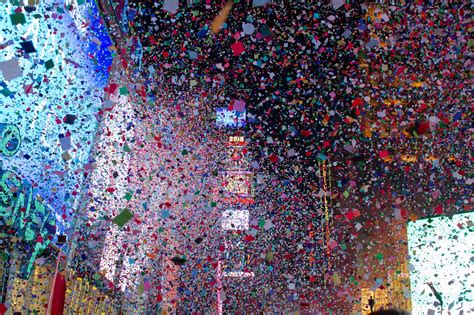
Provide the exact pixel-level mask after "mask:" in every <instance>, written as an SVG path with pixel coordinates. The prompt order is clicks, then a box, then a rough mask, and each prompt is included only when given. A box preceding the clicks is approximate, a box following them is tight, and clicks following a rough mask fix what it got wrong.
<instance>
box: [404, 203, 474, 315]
mask: <svg viewBox="0 0 474 315" xmlns="http://www.w3.org/2000/svg"><path fill="white" fill-rule="evenodd" d="M408 250H409V255H410V282H411V299H412V305H413V308H412V311H413V314H461V313H460V312H461V311H463V312H464V313H463V314H470V313H471V312H474V293H473V290H474V288H473V283H474V268H473V266H474V251H473V250H474V212H470V213H462V214H457V215H453V216H452V217H447V216H440V217H435V218H429V219H423V220H418V221H415V222H410V223H408Z"/></svg>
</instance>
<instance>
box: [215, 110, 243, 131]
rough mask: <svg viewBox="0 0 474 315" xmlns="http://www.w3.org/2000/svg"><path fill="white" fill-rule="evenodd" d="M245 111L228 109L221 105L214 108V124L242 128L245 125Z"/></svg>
mask: <svg viewBox="0 0 474 315" xmlns="http://www.w3.org/2000/svg"><path fill="white" fill-rule="evenodd" d="M246 116H247V112H246V110H245V109H244V110H243V111H242V112H240V111H237V110H230V109H228V108H225V107H222V108H218V109H216V125H217V127H219V128H242V127H245V123H246Z"/></svg>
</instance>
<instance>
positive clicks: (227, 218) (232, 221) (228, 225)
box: [222, 210, 250, 230]
mask: <svg viewBox="0 0 474 315" xmlns="http://www.w3.org/2000/svg"><path fill="white" fill-rule="evenodd" d="M249 215H250V214H249V211H248V210H226V211H224V213H223V214H222V228H223V229H224V230H248V229H249Z"/></svg>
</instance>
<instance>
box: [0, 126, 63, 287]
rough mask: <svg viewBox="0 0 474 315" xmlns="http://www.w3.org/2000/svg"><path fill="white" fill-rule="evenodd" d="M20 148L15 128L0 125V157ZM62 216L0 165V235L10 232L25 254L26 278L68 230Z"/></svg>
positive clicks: (15, 151)
mask: <svg viewBox="0 0 474 315" xmlns="http://www.w3.org/2000/svg"><path fill="white" fill-rule="evenodd" d="M20 147H21V135H20V131H19V129H18V127H16V126H15V125H13V124H0V156H4V157H13V156H14V155H15V154H16V153H17V152H18V151H19V149H20ZM61 219H62V218H61V217H60V216H59V215H58V214H57V213H56V212H55V211H54V209H53V208H51V207H50V206H49V205H47V204H46V203H45V202H43V199H42V198H41V196H40V195H37V194H36V190H35V189H34V188H33V187H32V186H31V185H30V184H29V183H28V182H27V181H24V180H22V179H21V177H20V176H18V175H17V174H16V173H15V172H13V171H11V170H3V169H1V168H0V222H1V225H0V227H1V228H0V233H1V235H2V237H9V235H12V233H13V234H14V236H15V239H17V242H18V245H19V247H20V248H22V249H23V250H24V251H25V252H26V253H27V255H24V256H22V258H21V259H22V264H21V266H20V277H22V278H25V279H27V278H28V277H29V275H30V274H31V271H32V270H33V265H34V261H35V259H36V258H37V257H38V255H39V254H41V252H42V251H44V250H45V249H46V248H47V247H48V245H49V244H50V243H51V241H56V237H57V233H64V232H65V231H66V230H67V228H68V224H67V223H66V222H65V221H64V220H61ZM57 222H58V224H57ZM59 222H61V223H59ZM56 226H59V227H60V228H59V229H57V228H56Z"/></svg>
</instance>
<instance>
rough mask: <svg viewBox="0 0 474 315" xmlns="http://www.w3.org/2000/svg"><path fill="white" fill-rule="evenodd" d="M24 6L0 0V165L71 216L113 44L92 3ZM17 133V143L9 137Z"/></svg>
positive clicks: (70, 1) (83, 0)
mask: <svg viewBox="0 0 474 315" xmlns="http://www.w3.org/2000/svg"><path fill="white" fill-rule="evenodd" d="M29 4H30V5H35V6H34V7H25V6H20V5H19V3H18V2H17V1H13V0H12V1H2V2H0V25H2V31H1V32H0V104H1V106H0V132H1V133H2V134H4V138H3V139H2V140H1V141H2V142H1V143H0V144H1V145H0V146H1V149H0V150H1V151H2V152H1V153H0V154H2V157H5V158H2V168H3V169H5V170H11V171H14V172H15V174H17V175H18V176H19V177H21V178H22V180H26V182H27V183H30V184H31V185H32V187H34V188H35V191H38V193H39V194H40V195H41V196H42V198H44V200H45V202H46V203H47V204H49V205H51V207H52V208H54V209H55V210H56V211H58V212H59V213H60V215H62V214H66V215H67V216H68V217H69V218H70V217H71V216H72V214H73V213H74V211H75V210H76V209H77V207H78V206H79V199H80V198H79V197H80V196H81V195H82V194H81V193H80V190H81V187H82V183H83V178H84V175H83V173H84V172H85V171H87V169H86V167H87V165H89V162H90V161H89V158H90V152H91V149H92V144H93V139H94V137H95V135H96V130H97V126H98V120H97V118H98V117H99V116H98V115H97V113H98V112H99V111H100V109H101V108H102V106H103V103H104V101H105V100H106V98H105V97H104V95H105V94H104V89H103V88H104V86H105V84H106V81H107V80H108V72H109V68H110V65H111V63H112V60H113V54H114V49H115V48H114V47H113V45H112V42H111V40H110V39H109V38H108V33H107V31H106V29H105V26H104V23H103V21H102V22H101V21H100V19H99V17H100V15H99V14H98V11H97V7H96V4H95V2H94V1H92V0H77V1H76V0H64V1H52V0H45V1H36V3H33V1H30V2H29ZM5 128H9V129H8V130H7V129H5ZM17 134H21V141H22V143H21V146H20V143H16V142H14V141H13V140H14V139H20V137H16V136H15V137H13V136H14V135H17ZM10 138H11V139H10ZM12 139H13V140H12Z"/></svg>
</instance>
